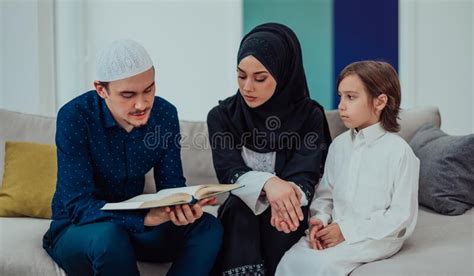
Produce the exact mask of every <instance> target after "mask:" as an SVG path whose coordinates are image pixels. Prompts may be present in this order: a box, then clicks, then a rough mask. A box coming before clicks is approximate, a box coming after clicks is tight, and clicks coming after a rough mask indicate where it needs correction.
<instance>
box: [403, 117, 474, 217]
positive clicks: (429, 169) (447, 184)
mask: <svg viewBox="0 0 474 276" xmlns="http://www.w3.org/2000/svg"><path fill="white" fill-rule="evenodd" d="M410 146H411V147H412V149H413V151H414V152H415V154H416V156H417V157H418V158H419V159H420V183H419V193H418V196H419V202H420V204H422V205H425V206H426V207H428V208H431V209H433V210H435V211H436V212H438V213H441V214H444V215H461V214H463V213H464V212H466V211H467V210H469V209H470V208H472V206H473V205H474V134H470V135H465V136H450V135H447V134H446V133H444V132H443V131H442V130H440V129H439V128H435V127H433V126H432V125H430V124H426V125H423V126H422V127H421V128H420V129H419V130H418V131H417V132H416V134H415V136H414V137H413V139H412V140H411V141H410Z"/></svg>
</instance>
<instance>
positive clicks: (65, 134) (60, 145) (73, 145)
mask: <svg viewBox="0 0 474 276" xmlns="http://www.w3.org/2000/svg"><path fill="white" fill-rule="evenodd" d="M87 132H88V129H87V125H86V123H85V121H84V119H83V118H82V117H81V116H80V115H79V114H77V113H72V112H69V111H68V110H65V109H61V110H60V111H59V113H58V118H57V125H56V146H57V157H58V179H57V184H56V194H57V195H56V196H59V197H60V200H61V202H62V203H63V206H65V208H66V212H67V214H68V216H69V219H70V220H71V222H72V223H73V224H76V225H83V224H88V223H92V222H103V221H109V222H113V223H116V224H118V225H120V226H122V227H124V228H125V229H127V230H129V231H131V232H142V231H144V225H143V220H144V216H145V214H146V211H143V210H134V211H102V210H100V208H102V207H103V206H104V205H105V204H106V203H107V202H106V201H105V200H100V199H97V198H96V197H95V195H94V192H95V187H96V184H97V183H94V177H93V175H94V172H93V168H92V159H91V154H90V144H89V139H88V134H87Z"/></svg>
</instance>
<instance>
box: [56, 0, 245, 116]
mask: <svg viewBox="0 0 474 276" xmlns="http://www.w3.org/2000/svg"><path fill="white" fill-rule="evenodd" d="M68 5H69V6H68ZM56 19H57V21H58V20H59V21H60V22H64V23H65V25H58V24H57V29H56V31H57V39H56V47H57V49H58V51H57V53H58V55H57V58H58V60H57V63H56V64H57V70H58V82H57V85H58V105H59V106H61V105H62V104H64V103H65V102H66V101H68V100H70V99H72V98H73V97H75V96H77V95H79V94H81V93H82V92H84V90H85V89H92V81H93V80H94V74H95V58H96V55H97V54H98V52H99V51H100V49H101V47H103V46H104V45H106V44H108V43H109V42H111V41H113V40H115V39H119V38H130V39H134V40H136V41H138V42H140V43H141V44H142V45H144V47H145V48H146V49H147V50H148V52H149V53H150V55H151V57H152V60H153V62H154V64H155V68H156V81H157V95H159V96H162V97H164V98H166V99H167V100H169V101H171V102H172V103H173V104H174V105H175V106H176V107H177V108H178V111H179V116H180V119H185V120H205V119H206V116H207V112H208V111H209V110H210V109H211V108H212V107H213V106H215V105H216V104H217V101H218V100H219V99H223V98H225V97H227V96H230V95H232V94H233V93H235V92H236V89H237V82H236V77H235V69H236V56H237V50H238V46H239V42H240V38H241V33H242V3H241V0H227V1H219V0H200V1H197V0H188V1H165V0H160V1H141V2H136V1H121V2H118V1H117V2H111V1H103V0H102V1H85V2H68V3H63V2H61V1H60V3H57V4H56ZM67 19H69V21H68V22H69V23H67V22H65V21H67ZM64 68H68V69H67V70H66V71H65V70H63V69H64Z"/></svg>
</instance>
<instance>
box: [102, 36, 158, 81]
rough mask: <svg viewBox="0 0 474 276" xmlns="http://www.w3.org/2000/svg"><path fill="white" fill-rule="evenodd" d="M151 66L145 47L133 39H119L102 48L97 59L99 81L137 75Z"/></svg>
mask: <svg viewBox="0 0 474 276" xmlns="http://www.w3.org/2000/svg"><path fill="white" fill-rule="evenodd" d="M152 66H153V62H152V61H151V58H150V56H149V55H148V53H147V51H146V50H145V48H143V46H142V45H140V44H138V43H137V42H135V41H133V40H128V39H121V40H116V41H114V42H112V43H111V44H110V45H109V46H108V47H106V48H105V49H103V50H102V52H101V53H100V55H99V57H98V59H97V68H96V74H97V75H96V77H97V80H99V81H107V82H108V81H115V80H121V79H125V78H128V77H132V76H135V75H138V74H140V73H143V72H145V71H146V70H148V69H150V68H151V67H152Z"/></svg>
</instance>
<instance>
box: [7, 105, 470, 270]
mask: <svg viewBox="0 0 474 276" xmlns="http://www.w3.org/2000/svg"><path fill="white" fill-rule="evenodd" d="M326 114H327V118H328V121H329V125H330V130H331V134H332V136H333V137H336V136H337V135H339V134H340V133H342V132H343V131H345V130H346V129H345V127H344V125H343V124H342V122H341V121H340V119H339V116H338V114H337V111H328V112H327V113H326ZM427 122H429V123H432V124H434V125H435V126H438V127H439V126H440V124H441V118H440V114H439V111H438V109H437V108H435V107H426V108H416V109H410V110H404V111H402V113H401V115H400V124H401V131H400V133H399V135H400V136H401V137H403V138H404V139H405V140H406V141H410V139H411V138H412V137H413V136H414V133H415V132H416V130H417V129H418V128H419V127H420V126H421V125H423V124H424V123H427ZM180 124H181V132H182V137H183V141H182V160H183V167H184V173H185V176H186V179H187V183H188V185H192V184H199V183H217V179H216V176H215V172H214V169H213V166H212V156H211V150H210V146H209V142H208V141H207V126H206V123H205V122H189V121H181V123H180ZM54 135H55V118H50V117H43V116H37V115H30V114H24V113H18V112H12V111H7V110H1V109H0V177H1V176H3V165H4V164H3V162H4V161H3V159H4V154H5V153H4V143H5V141H29V142H37V143H45V144H54ZM0 179H1V178H0ZM145 186H146V187H145V191H144V192H147V193H149V192H153V190H154V188H153V187H154V183H153V177H152V174H151V173H148V174H147V175H146V185H145ZM221 200H223V199H221ZM206 211H207V212H209V213H212V214H214V215H215V214H216V211H217V207H210V208H207V209H206ZM49 223H50V220H48V219H38V218H28V217H0V275H3V276H7V275H48V276H49V275H64V274H65V273H64V271H63V270H62V269H61V268H59V267H58V266H57V265H56V264H55V263H54V262H53V261H52V259H51V258H50V257H49V256H48V255H47V253H46V252H45V251H44V250H43V248H42V236H43V234H44V232H45V231H46V230H47V229H48V227H49ZM473 251H474V210H473V209H471V210H469V211H468V212H466V213H465V214H463V215H460V216H444V215H440V214H437V213H435V212H433V211H431V210H429V209H426V208H424V207H422V206H420V208H419V214H418V223H417V226H416V229H415V232H414V234H413V235H412V236H411V237H410V238H409V239H408V240H407V241H406V242H405V244H404V246H403V248H402V249H401V251H400V252H399V253H397V254H395V255H394V256H392V257H391V258H389V259H386V260H382V261H378V262H373V263H369V264H364V265H362V266H360V267H359V268H357V269H356V270H354V271H353V272H352V274H351V275H357V276H358V275H474V255H473ZM138 265H139V269H140V272H141V274H142V275H165V274H166V271H167V269H168V268H169V265H170V264H155V263H145V262H139V263H138Z"/></svg>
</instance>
